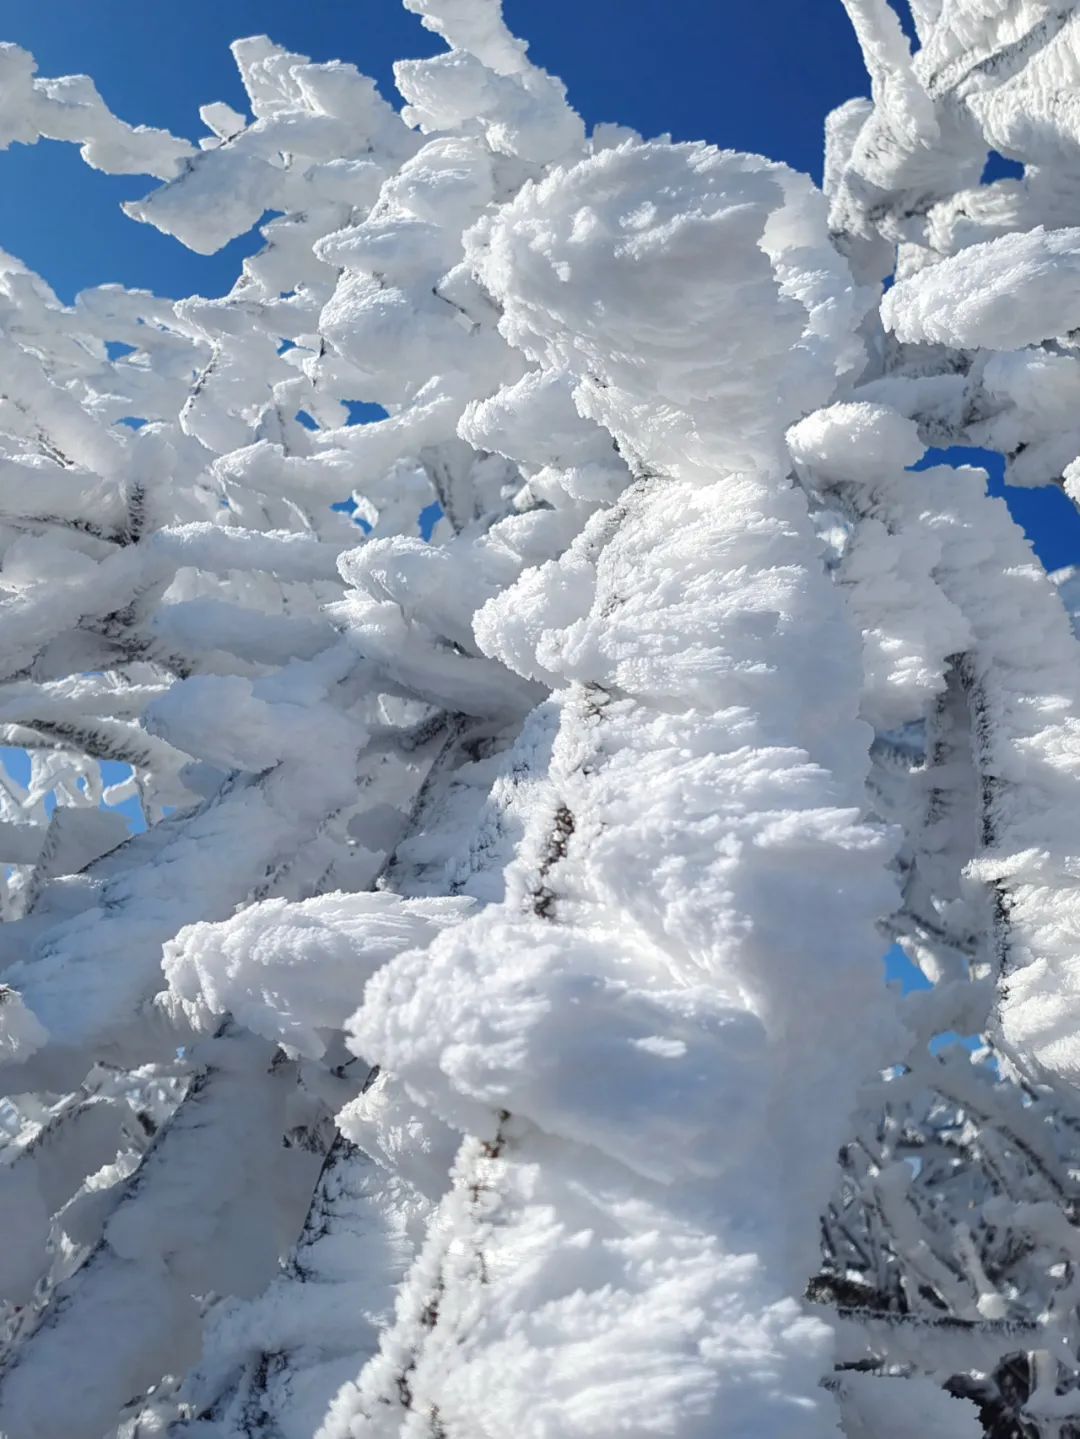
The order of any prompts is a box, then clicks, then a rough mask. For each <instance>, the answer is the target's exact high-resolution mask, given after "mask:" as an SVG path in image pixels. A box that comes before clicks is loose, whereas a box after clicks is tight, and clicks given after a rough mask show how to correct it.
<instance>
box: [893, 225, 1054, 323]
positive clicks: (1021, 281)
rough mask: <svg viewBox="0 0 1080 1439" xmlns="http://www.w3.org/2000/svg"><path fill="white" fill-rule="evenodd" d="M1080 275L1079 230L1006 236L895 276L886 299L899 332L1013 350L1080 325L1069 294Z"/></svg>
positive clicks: (1031, 232)
mask: <svg viewBox="0 0 1080 1439" xmlns="http://www.w3.org/2000/svg"><path fill="white" fill-rule="evenodd" d="M1078 274H1080V230H1073V229H1066V230H1044V229H1043V227H1042V226H1041V225H1036V227H1035V228H1034V229H1033V230H1028V231H1027V232H1026V233H1023V234H1016V235H1002V236H1000V237H999V238H998V239H995V240H987V241H985V242H984V243H982V244H978V245H969V246H968V247H967V248H966V249H964V250H961V251H960V253H959V254H958V255H951V256H949V257H948V258H947V259H944V260H942V261H941V263H940V264H938V265H933V266H930V267H929V268H928V269H925V270H920V271H919V272H918V273H917V274H914V275H909V276H907V278H906V279H903V280H898V281H897V283H896V284H895V285H894V286H893V288H892V289H891V290H890V291H889V293H888V294H887V295H886V296H885V298H884V300H883V301H882V302H881V315H882V319H883V320H884V322H885V327H886V329H889V330H892V331H893V332H894V333H895V334H896V335H897V337H898V338H899V339H901V340H907V341H930V342H933V343H937V344H943V345H954V346H956V347H958V348H972V347H974V346H980V347H983V348H985V349H988V350H1013V349H1018V348H1019V347H1020V346H1022V345H1032V344H1037V343H1038V342H1039V341H1040V340H1045V339H1051V338H1052V337H1053V336H1055V335H1066V334H1068V333H1069V331H1070V330H1075V329H1076V328H1077V326H1078V325H1080V301H1073V300H1072V299H1071V296H1072V292H1073V290H1074V289H1075V286H1076V276H1077V275H1078Z"/></svg>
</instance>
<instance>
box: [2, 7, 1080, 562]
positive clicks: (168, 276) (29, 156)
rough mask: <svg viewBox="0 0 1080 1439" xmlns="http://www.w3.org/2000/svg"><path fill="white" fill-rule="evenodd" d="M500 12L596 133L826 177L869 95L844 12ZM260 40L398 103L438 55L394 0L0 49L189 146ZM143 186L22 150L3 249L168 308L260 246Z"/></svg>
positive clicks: (7, 167)
mask: <svg viewBox="0 0 1080 1439" xmlns="http://www.w3.org/2000/svg"><path fill="white" fill-rule="evenodd" d="M504 9H505V13H506V16H507V19H508V21H509V23H510V25H511V28H513V29H514V30H515V31H516V33H518V34H519V35H522V36H524V37H525V38H526V39H528V40H529V42H530V45H531V54H532V57H533V59H534V60H536V61H537V62H538V63H540V64H542V65H545V66H546V67H547V68H548V69H550V70H553V71H555V72H556V73H557V74H559V75H561V76H562V77H563V79H564V80H565V81H566V83H567V85H568V87H569V91H570V97H571V100H572V101H573V103H574V104H575V105H576V106H577V108H578V109H579V110H580V111H581V112H582V114H583V115H584V116H585V119H586V120H587V121H588V122H590V123H595V122H596V121H600V120H618V121H621V122H623V123H624V124H629V125H632V126H634V127H635V128H636V129H638V130H640V131H641V132H642V133H643V134H645V135H647V136H652V135H657V134H660V133H663V132H665V131H668V132H670V133H671V134H672V135H673V136H674V138H675V139H679V140H688V139H706V140H710V141H713V142H714V143H716V144H718V145H722V146H725V147H730V148H733V149H745V150H755V151H758V152H760V153H762V154H766V155H769V156H771V157H772V158H774V159H779V160H786V161H787V162H788V163H789V164H791V165H794V166H796V167H797V168H799V169H802V170H807V171H809V172H810V173H811V174H813V175H814V176H815V178H820V166H821V153H822V123H823V120H824V117H825V115H826V114H827V112H828V111H829V109H831V108H832V107H833V106H834V105H836V104H839V103H840V102H841V101H843V100H845V99H847V98H848V97H849V96H851V95H854V94H865V93H866V92H867V88H868V87H867V82H866V77H865V73H864V71H863V67H862V62H861V59H860V57H859V53H858V47H857V46H856V44H855V40H854V37H853V35H852V33H851V28H850V26H849V23H848V20H847V17H846V15H845V13H844V10H843V7H842V5H841V4H840V0H768V3H758V4H742V3H737V0H664V3H656V0H504ZM261 32H265V33H268V34H269V35H270V36H271V37H272V38H273V39H275V40H276V41H277V42H278V43H279V44H282V45H286V46H288V47H290V48H292V49H295V50H300V51H302V52H303V53H305V54H308V55H310V56H311V57H312V58H313V59H316V60H330V59H338V58H340V59H344V60H350V61H353V62H354V63H356V64H358V65H359V66H360V68H361V69H363V70H365V71H366V72H367V73H368V74H371V75H373V76H374V77H375V79H376V80H377V81H378V82H379V84H380V86H381V88H382V89H383V91H384V93H386V94H387V95H389V96H392V95H393V81H392V71H391V65H392V63H393V61H394V60H395V59H397V58H399V57H402V56H419V55H425V54H432V53H434V52H435V51H436V50H438V49H439V48H441V45H440V42H439V41H438V40H437V39H436V37H434V36H432V35H431V34H430V33H429V32H428V31H426V30H424V29H423V28H422V27H421V25H420V22H419V20H418V19H417V18H416V17H415V16H414V15H411V14H409V13H407V12H405V11H404V10H403V9H402V8H401V6H400V5H399V4H398V0H307V3H306V4H303V5H300V4H297V3H296V0H156V3H154V0H36V3H35V0H23V3H20V4H14V3H12V4H8V5H7V6H5V7H3V10H2V11H0V39H6V40H13V41H15V42H17V43H18V44H20V45H23V46H25V47H26V48H27V49H29V50H32V51H33V52H34V54H35V55H36V56H37V58H38V61H39V65H40V72H41V73H42V74H45V75H61V74H70V73H73V72H80V71H84V72H86V73H88V74H90V75H92V76H93V77H94V79H95V81H96V83H97V85H98V88H99V90H100V91H101V93H102V95H103V96H104V97H105V99H106V101H107V102H108V103H109V104H110V106H111V107H112V108H113V109H114V110H115V111H116V113H117V114H119V115H121V116H122V117H123V118H124V119H127V120H130V121H132V122H136V123H137V122H142V123H144V124H151V125H161V126H164V127H166V128H168V129H171V130H173V131H174V132H175V133H177V134H182V135H187V136H189V137H196V136H198V135H199V134H202V133H205V132H204V131H203V130H202V128H201V126H200V122H199V119H198V107H199V105H200V104H204V103H206V102H208V101H211V100H227V101H229V102H230V103H231V104H233V105H234V106H236V107H237V108H238V109H241V110H242V109H243V108H244V98H243V91H242V89H241V87H240V83H239V80H238V78H237V75H236V71H235V69H234V67H233V64H232V59H231V56H230V55H229V52H228V43H229V41H230V40H232V39H234V38H235V37H237V36H238V35H250V34H255V33H261ZM148 188H149V185H148V183H147V182H145V181H143V180H141V179H140V178H139V177H116V176H107V175H101V174H98V173H97V172H94V171H90V170H88V169H87V168H86V167H85V166H84V165H83V164H82V162H81V160H80V159H79V157H78V154H77V152H76V150H75V148H74V147H73V146H70V145H59V144H52V143H49V142H46V141H42V142H41V143H39V144H38V145H36V146H33V147H27V146H13V147H12V149H11V150H9V151H7V152H6V153H0V193H2V194H3V195H4V203H3V205H2V206H0V247H2V248H4V249H6V250H9V251H11V252H12V253H14V254H16V255H18V256H19V257H20V258H22V259H23V260H25V261H26V262H27V263H29V264H30V265H32V266H33V267H34V268H35V269H37V270H38V271H40V273H41V274H43V275H44V276H45V278H46V279H47V280H49V282H50V283H51V284H52V285H53V286H54V287H55V288H56V290H57V291H58V293H59V294H60V296H61V298H63V299H65V300H70V299H71V298H72V296H73V295H74V294H75V292H76V291H77V290H79V289H80V288H82V287H84V286H86V285H93V284H101V283H103V282H106V281H117V280H118V281H121V282H123V283H125V284H128V285H132V286H138V287H146V288H149V289H153V290H156V291H157V292H158V293H159V294H165V295H173V296H180V295H184V294H189V293H192V292H194V291H198V292H201V293H203V294H208V295H211V294H221V293H223V292H224V291H225V290H227V289H228V288H229V286H230V284H231V283H232V280H233V278H234V276H235V274H236V272H237V268H238V266H239V263H240V259H241V257H242V256H243V255H244V254H247V253H249V252H250V251H251V250H253V249H255V248H257V246H258V243H259V241H258V237H257V235H254V234H252V235H249V236H245V237H242V238H241V239H239V240H237V241H234V242H233V244H232V245H230V246H228V247H227V248H226V249H225V250H223V251H221V252H219V253H218V254H217V255H214V256H210V257H203V256H198V255H193V254H191V253H190V252H188V251H186V250H184V249H183V248H182V247H181V246H180V245H178V244H177V243H176V242H175V241H173V240H171V239H169V238H168V237H166V236H163V235H160V234H159V233H158V232H157V231H156V230H153V229H152V228H151V227H150V226H147V225H138V224H136V223H135V222H133V221H131V220H128V219H127V218H126V217H125V216H124V215H123V214H122V213H121V212H120V209H119V204H120V201H121V200H125V199H131V198H135V197H137V196H139V195H141V194H143V193H145V191H146V190H147V189H148ZM968 458H972V457H968ZM981 458H983V459H984V460H985V457H981ZM991 468H995V466H993V465H991ZM996 488H998V489H999V491H1000V486H996ZM1007 498H1008V500H1009V503H1010V506H1011V507H1012V509H1013V512H1014V514H1016V516H1017V518H1018V519H1019V520H1020V522H1021V523H1022V524H1023V525H1024V526H1025V528H1026V529H1027V531H1028V533H1029V535H1030V536H1031V538H1032V539H1033V541H1034V542H1035V544H1036V547H1037V549H1038V550H1039V552H1040V555H1041V557H1042V558H1043V560H1044V562H1045V563H1046V564H1047V565H1048V566H1049V567H1050V568H1056V567H1057V566H1059V565H1064V564H1068V563H1072V562H1074V561H1077V562H1080V516H1078V515H1077V513H1076V512H1075V510H1074V509H1073V507H1072V506H1071V505H1070V504H1069V502H1068V501H1067V500H1066V499H1065V498H1064V496H1063V495H1061V494H1060V493H1059V492H1056V491H1055V492H1048V491H1022V492H1011V493H1009V494H1008V496H1007Z"/></svg>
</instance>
